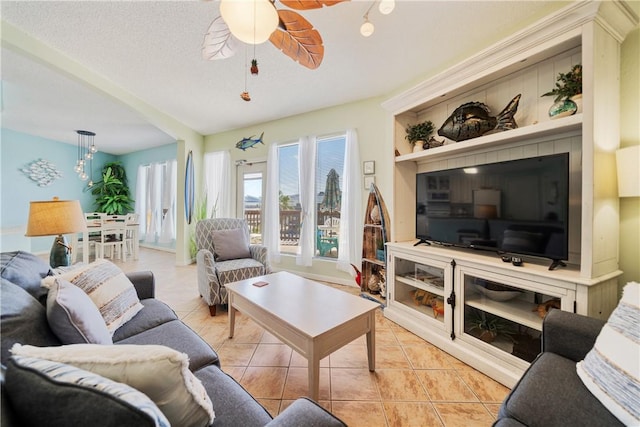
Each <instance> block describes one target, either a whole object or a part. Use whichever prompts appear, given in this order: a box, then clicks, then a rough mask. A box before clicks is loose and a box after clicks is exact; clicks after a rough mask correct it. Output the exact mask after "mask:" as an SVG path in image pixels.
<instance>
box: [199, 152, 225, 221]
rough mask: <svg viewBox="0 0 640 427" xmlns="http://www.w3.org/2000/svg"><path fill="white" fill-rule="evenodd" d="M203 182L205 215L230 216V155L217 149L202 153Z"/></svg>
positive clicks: (212, 216)
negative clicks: (205, 199)
mask: <svg viewBox="0 0 640 427" xmlns="http://www.w3.org/2000/svg"><path fill="white" fill-rule="evenodd" d="M204 182H205V191H206V195H207V216H208V217H211V218H214V217H217V218H229V217H230V216H231V155H230V154H229V151H217V152H214V153H206V154H205V155H204Z"/></svg>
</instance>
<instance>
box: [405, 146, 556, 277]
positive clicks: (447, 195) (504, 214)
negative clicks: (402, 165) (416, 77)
mask: <svg viewBox="0 0 640 427" xmlns="http://www.w3.org/2000/svg"><path fill="white" fill-rule="evenodd" d="M568 217H569V154H568V153H562V154H553V155H548V156H540V157H532V158H526V159H519V160H510V161H505V162H498V163H488V164H483V165H477V166H475V167H468V168H455V169H447V170H439V171H435V172H424V173H418V174H416V237H417V238H418V239H419V242H418V243H421V242H426V243H437V244H442V245H447V246H455V247H464V248H475V249H483V250H491V251H495V252H498V253H510V254H522V255H532V256H537V257H543V258H549V259H551V260H553V261H554V263H553V264H552V267H553V266H554V264H562V262H561V261H562V260H567V259H568V240H569V239H568V232H569V228H568V224H567V221H568Z"/></svg>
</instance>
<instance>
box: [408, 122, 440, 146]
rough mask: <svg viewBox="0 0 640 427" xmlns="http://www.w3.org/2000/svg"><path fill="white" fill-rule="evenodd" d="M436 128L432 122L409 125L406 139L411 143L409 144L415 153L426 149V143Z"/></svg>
mask: <svg viewBox="0 0 640 427" xmlns="http://www.w3.org/2000/svg"><path fill="white" fill-rule="evenodd" d="M434 129H435V127H434V126H433V122H431V121H430V120H427V121H424V122H421V123H418V124H415V125H409V126H407V128H406V129H405V130H406V132H407V134H406V135H405V139H406V140H407V141H409V144H412V145H413V151H414V152H416V151H422V150H424V149H425V148H428V147H425V144H426V142H427V141H428V140H429V136H430V135H431V133H432V132H433V130H434Z"/></svg>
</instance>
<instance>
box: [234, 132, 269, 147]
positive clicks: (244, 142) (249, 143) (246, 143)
mask: <svg viewBox="0 0 640 427" xmlns="http://www.w3.org/2000/svg"><path fill="white" fill-rule="evenodd" d="M254 136H255V135H251V136H250V137H249V138H242V139H241V140H240V141H238V142H237V143H236V148H239V149H240V150H242V151H246V149H247V148H251V147H253V146H254V145H256V144H258V143H260V144H262V145H264V142H262V137H263V136H264V132H262V133H261V134H260V138H257V139H253V137H254Z"/></svg>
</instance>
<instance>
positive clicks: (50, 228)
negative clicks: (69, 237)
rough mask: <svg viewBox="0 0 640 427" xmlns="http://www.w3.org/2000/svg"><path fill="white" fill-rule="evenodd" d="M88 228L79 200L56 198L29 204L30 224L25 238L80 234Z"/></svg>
mask: <svg viewBox="0 0 640 427" xmlns="http://www.w3.org/2000/svg"><path fill="white" fill-rule="evenodd" d="M86 228H87V224H86V221H85V219H84V213H83V212H82V207H81V206H80V202H79V201H78V200H57V198H54V199H53V200H46V201H37V202H31V203H30V204H29V222H28V223H27V232H26V234H25V236H30V237H35V236H54V235H58V234H69V233H78V232H81V231H85V230H86Z"/></svg>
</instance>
